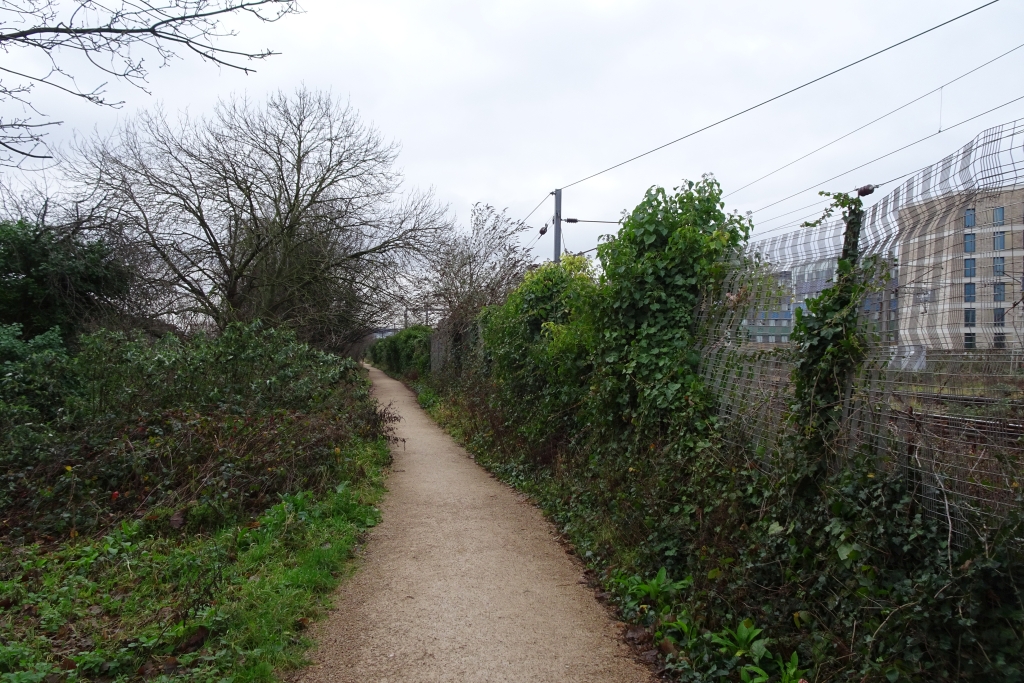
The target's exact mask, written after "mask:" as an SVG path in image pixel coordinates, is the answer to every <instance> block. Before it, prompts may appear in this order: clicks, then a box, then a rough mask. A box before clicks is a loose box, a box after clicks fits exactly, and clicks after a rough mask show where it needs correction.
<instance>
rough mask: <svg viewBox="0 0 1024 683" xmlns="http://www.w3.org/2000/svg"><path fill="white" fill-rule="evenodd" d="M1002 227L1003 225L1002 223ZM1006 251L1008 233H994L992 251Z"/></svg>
mask: <svg viewBox="0 0 1024 683" xmlns="http://www.w3.org/2000/svg"><path fill="white" fill-rule="evenodd" d="M1000 225H1002V223H1000ZM1003 249H1006V233H1005V232H994V233H992V250H993V251H1002V250H1003Z"/></svg>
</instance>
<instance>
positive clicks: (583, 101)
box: [38, 0, 1024, 258]
mask: <svg viewBox="0 0 1024 683" xmlns="http://www.w3.org/2000/svg"><path fill="white" fill-rule="evenodd" d="M302 4H303V9H304V13H303V14H301V15H299V16H292V17H288V18H286V19H284V20H282V21H281V22H279V23H277V24H273V25H269V26H260V25H258V24H255V23H253V22H251V21H248V20H235V21H232V24H231V25H232V27H234V28H237V29H238V30H239V32H240V36H239V38H237V39H236V40H235V41H234V42H231V43H224V44H225V45H229V46H240V47H241V46H244V47H247V48H262V47H270V48H273V49H274V50H275V51H278V52H280V53H281V55H280V56H277V57H274V58H273V59H271V60H269V61H267V62H265V63H262V64H260V65H258V72H257V73H255V74H252V75H249V76H245V75H242V74H239V73H233V72H230V71H225V70H218V69H216V68H214V67H212V66H210V65H205V64H203V63H201V62H199V61H197V60H195V59H192V58H188V59H184V60H181V61H178V62H176V63H174V64H173V65H172V66H171V67H170V68H168V69H163V70H160V71H158V72H157V73H155V74H153V77H152V78H151V89H152V92H153V95H152V96H150V95H146V94H145V93H143V92H140V91H138V90H134V89H132V88H130V87H128V86H123V85H121V86H119V85H116V84H112V85H111V87H110V90H111V93H112V94H114V95H116V96H117V97H120V98H121V99H124V100H125V101H126V106H125V107H124V108H123V109H121V110H119V111H110V110H103V109H99V108H95V107H90V106H88V105H84V104H82V103H80V102H78V101H72V100H71V99H70V98H68V97H65V96H61V95H58V94H55V93H43V91H39V95H40V97H39V98H38V102H39V104H40V106H41V108H42V109H43V110H44V111H46V112H47V113H49V114H51V115H52V117H53V118H56V119H61V120H63V121H64V122H65V125H64V128H63V130H62V131H61V132H60V133H59V134H58V137H60V138H66V137H67V136H68V135H70V134H71V133H72V132H74V131H79V132H82V131H84V132H88V131H90V130H92V129H93V128H94V127H95V128H97V129H99V130H100V131H104V130H109V129H111V128H112V127H113V126H114V125H116V123H117V121H118V119H119V118H123V117H125V116H126V115H130V114H131V113H132V112H134V111H136V110H138V109H142V108H147V107H153V106H155V105H156V104H157V103H158V102H163V104H164V106H165V107H166V108H167V109H168V110H171V111H173V110H176V109H184V108H188V109H189V110H190V111H191V112H192V113H202V112H204V111H206V110H208V109H210V107H211V106H212V104H213V103H214V102H215V101H216V99H217V98H218V97H221V96H226V95H229V94H231V93H232V92H238V93H241V92H247V93H248V94H249V95H251V96H253V97H262V96H263V95H265V94H266V93H267V92H269V91H272V90H275V89H279V88H283V89H290V88H293V87H295V86H296V85H298V84H299V83H304V84H305V85H306V86H308V87H312V88H324V89H330V90H332V91H333V92H334V93H335V94H336V95H338V96H339V97H341V98H348V99H349V100H350V101H351V104H352V105H353V107H355V108H356V109H358V110H359V111H360V113H361V115H362V117H363V119H364V120H366V121H368V122H371V123H372V124H373V125H375V126H376V127H377V128H378V129H379V130H381V131H382V132H383V133H384V134H385V136H387V137H389V138H393V139H394V140H396V141H397V142H399V143H400V144H401V146H402V153H401V156H400V160H399V163H400V165H401V167H402V168H403V169H404V171H405V176H406V179H407V183H408V184H409V186H410V187H414V186H415V187H433V188H434V189H435V191H436V193H437V195H438V197H439V198H440V199H441V200H443V201H444V202H446V203H448V204H450V206H451V208H452V210H453V211H454V212H455V213H456V214H457V215H458V217H459V218H460V219H461V220H465V219H466V218H467V217H468V215H469V207H470V205H471V204H472V203H473V202H477V201H479V202H485V203H489V204H493V205H495V206H497V207H500V208H503V207H507V208H508V210H509V212H510V214H511V215H513V216H515V217H517V218H518V217H522V216H525V215H526V214H527V213H528V212H529V211H530V210H531V209H532V208H533V207H534V206H535V205H536V204H537V203H538V202H539V201H541V200H542V199H543V198H544V197H545V195H546V194H547V193H548V192H550V191H551V190H552V189H554V188H555V187H560V186H564V185H567V184H569V183H571V182H573V181H575V180H578V179H579V178H581V177H584V176H587V175H589V174H591V173H593V172H595V171H598V170H601V169H602V168H605V167H607V166H610V165H612V164H614V163H617V162H619V161H622V160H623V159H625V158H628V157H630V156H633V155H635V154H637V153H640V152H642V151H644V150H647V149H649V148H652V147H655V146H657V145H659V144H662V143H664V142H667V141H669V140H671V139H673V138H677V137H680V136H682V135H684V134H686V133H688V132H690V131H692V130H694V129H696V128H700V127H701V126H703V125H706V124H708V123H711V122H713V121H715V120H717V119H720V118H722V117H724V116H727V115H729V114H732V113H734V112H736V111H739V110H741V109H744V108H746V107H747V106H750V105H752V104H755V103H757V102H759V101H761V100H764V99H767V98H768V97H771V96H773V95H776V94H778V93H780V92H783V91H785V90H788V89H789V88H792V87H794V86H796V85H799V84H801V83H803V82H805V81H808V80H810V79H812V78H815V77H817V76H819V75H822V74H824V73H826V72H828V71H831V70H832V69H834V68H837V67H840V66H843V65H844V64H846V63H848V62H851V61H853V60H855V59H858V58H860V57H863V56H865V55H867V54H869V53H871V52H874V51H875V50H877V49H880V48H883V47H886V46H888V45H890V44H892V43H894V42H897V41H899V40H901V39H903V38H906V37H909V36H910V35H913V34H915V33H917V32H919V31H922V30H924V29H926V28H930V27H931V26H934V25H935V24H938V23H940V22H942V21H945V20H947V19H949V18H952V17H954V16H956V15H958V14H961V13H963V12H965V11H967V10H969V9H973V8H974V7H976V6H978V5H980V4H982V0H969V1H967V0H930V1H928V2H923V1H918V2H902V1H897V2H893V1H892V0H889V1H887V2H883V1H880V0H860V1H859V2H856V3H851V2H842V3H839V2H822V0H817V1H804V0H799V1H794V0H784V1H783V2H774V3H769V2H764V1H763V0H762V1H759V2H754V1H741V0H718V1H716V2H692V1H681V2H680V1H677V2H667V1H664V0H650V1H644V0H635V1H628V0H544V1H543V2H542V1H541V0H515V1H496V2H488V1H486V0H485V1H480V0H477V1H476V2H467V1H459V0H434V2H430V3H425V2H422V0H420V1H418V2H415V1H413V0H373V2H349V1H348V0H303V3H302ZM1022 26H1024V3H1022V2H1020V1H1019V0H1002V1H1001V2H999V3H997V4H995V5H993V6H991V7H988V8H986V9H984V10H981V11H980V12H977V13H976V14H973V15H971V16H970V17H967V18H964V19H961V20H960V21H958V22H955V23H954V24H951V25H950V26H947V27H944V28H942V29H939V30H938V31H936V32H934V33H931V34H929V35H927V36H924V37H922V38H919V39H917V40H915V41H912V42H911V43H908V44H907V45H904V46H902V47H899V48H897V49H895V50H893V51H891V52H889V53H886V54H885V55H883V56H881V57H877V58H874V59H872V60H870V61H868V62H866V63H864V64H862V65H859V66H857V67H854V68H852V69H850V70H848V71H846V72H843V73H842V74H839V75H838V76H834V77H832V78H830V79H827V80H826V81H823V82H822V83H819V84H816V85H813V86H811V87H809V88H807V89H805V90H802V91H801V92H799V93H796V94H794V95H790V96H788V97H786V98H784V99H782V100H780V101H778V102H775V103H772V104H770V105H767V106H766V107H764V108H762V109H760V110H758V111H756V112H753V113H750V114H747V115H744V116H742V117H740V118H738V119H735V120H733V121H731V122H729V123H727V124H724V125H722V126H719V127H717V128H715V129H713V130H711V131H708V132H706V133H702V134H700V135H698V136H696V137H694V138H692V139H690V140H686V141H684V142H681V143H679V144H676V145H674V146H672V147H669V148H667V149H665V150H662V151H660V152H657V153H655V154H653V155H651V156H649V157H646V158H644V159H642V160H640V161H637V162H634V163H632V164H629V165H627V166H624V167H622V168H620V169H617V170H615V171H612V172H610V173H607V174H604V175H602V176H600V177H598V178H595V179H593V180H590V181H587V182H585V183H582V184H580V185H577V186H575V187H572V188H570V189H567V190H566V191H565V194H564V201H563V216H567V217H577V218H585V219H599V220H616V219H618V218H619V216H620V214H621V212H622V210H623V209H629V208H631V207H632V206H634V205H635V204H636V203H637V202H638V201H639V200H640V198H641V197H642V196H643V193H644V191H645V190H646V189H647V188H648V187H650V186H652V185H663V186H673V185H676V184H678V183H679V181H680V180H682V179H684V178H690V179H696V178H699V177H700V175H701V174H702V173H707V172H710V173H714V174H715V176H716V177H717V178H718V179H719V181H720V182H721V183H722V185H723V188H724V189H725V192H727V193H728V192H730V191H731V190H735V189H737V188H739V187H740V186H742V185H745V184H746V183H748V182H750V181H752V180H754V179H756V178H758V177H759V176H761V175H763V174H765V173H767V172H769V171H772V170H774V169H775V168H777V167H779V166H782V165H783V164H786V163H788V162H790V161H792V160H793V159H795V158H797V157H799V156H802V155H803V154H805V153H807V152H809V151H811V150H813V149H814V148H816V147H818V146H820V145H822V144H824V143H826V142H829V141H831V140H832V139H834V138H836V137H839V136H840V135H843V134H845V133H848V132H849V131H851V130H853V129H854V128H857V127H858V126H860V125H863V124H865V123H867V122H868V121H870V120H872V119H874V118H876V117H878V116H880V115H882V114H884V113H886V112H888V111H889V110H891V109H894V108H896V107H898V106H900V105H903V104H905V103H906V102H908V101H910V100H912V99H914V98H917V97H919V96H920V95H923V94H924V93H927V92H928V91H930V90H932V89H933V88H936V87H938V86H940V85H942V84H943V83H945V82H947V81H949V80H952V79H953V78H956V77H957V76H960V75H961V74H963V73H964V72H966V71H969V70H970V69H972V68H974V67H976V66H978V65H980V64H982V63H983V62H985V61H988V60H989V59H992V58H993V57H995V56H997V55H999V54H1001V53H1003V52H1005V51H1007V50H1010V49H1011V48H1014V47H1016V46H1018V45H1020V44H1021V43H1024V32H1022V31H1021V30H1020V29H1021V27H1022ZM1022 75H1024V49H1021V50H1018V51H1017V52H1014V53H1013V54H1011V55H1009V56H1006V57H1004V58H1003V59H1001V60H999V61H997V62H995V63H993V64H992V65H990V66H988V67H986V68H985V69H982V70H980V71H978V72H977V73H975V74H973V75H971V76H969V77H967V78H964V79H962V80H960V81H958V82H957V83H955V84H953V85H951V86H949V87H947V88H945V89H944V91H943V92H942V97H941V117H942V122H943V126H944V127H945V126H949V125H952V124H954V123H957V122H958V121H961V120H963V119H965V118H968V117H971V116H974V115H976V114H978V113H980V112H983V111H985V110H987V109H990V108H992V107H995V106H998V105H1000V104H1003V103H1004V102H1006V101H1008V100H1011V99H1014V98H1016V97H1020V96H1022V95H1024V77H1022ZM97 80H98V79H97ZM86 82H88V81H87V80H86ZM1015 118H1024V100H1022V101H1020V102H1017V103H1014V104H1011V105H1009V106H1006V107H1004V108H1002V109H1000V110H998V111H996V112H994V113H991V114H988V115H986V116H984V117H982V118H979V119H977V120H975V121H972V122H970V123H968V124H966V125H963V126H960V127H957V128H955V129H953V130H950V131H948V132H945V133H943V134H941V135H938V136H936V137H934V138H932V139H930V140H928V141H927V142H924V143H922V144H920V145H917V146H916V147H913V148H911V149H909V150H906V151H904V152H900V153H899V154H896V155H893V156H891V157H889V158H887V159H886V160H884V161H881V162H878V163H875V164H872V165H871V166H868V167H866V168H864V169H862V170H860V171H857V172H855V173H852V174H850V175H848V176H844V177H843V178H841V179H839V180H837V181H833V182H831V183H829V184H828V185H826V186H824V187H823V188H821V189H838V190H847V189H851V188H854V187H857V186H859V185H863V184H866V183H878V182H881V181H883V180H887V179H889V178H891V177H894V176H898V175H901V174H903V173H906V172H908V171H911V170H914V169H916V168H918V167H920V166H923V165H925V164H928V163H932V162H934V161H936V160H938V159H939V158H941V157H943V156H945V155H946V154H948V153H950V152H951V151H953V150H955V149H956V148H958V147H960V146H961V145H963V144H964V143H965V142H966V141H967V140H969V139H971V138H973V137H974V136H975V135H977V134H978V133H979V132H980V131H981V130H983V129H984V128H986V127H989V126H991V125H994V124H998V123H1003V122H1007V121H1011V120H1013V119H1015ZM939 121H940V97H939V95H938V94H935V95H932V96H930V97H927V98H925V99H923V100H921V101H920V102H918V103H916V104H914V105H912V106H910V107H907V108H906V109H905V110H903V111H901V112H900V113H899V114H896V115H894V116H891V117H889V118H887V119H885V120H884V121H882V122H879V123H877V124H874V125H873V126H871V127H869V128H867V129H865V130H864V131H861V132H860V133H857V134H856V135H853V136H851V137H849V138H847V139H846V140H844V141H842V142H840V143H839V144H836V145H834V146H832V147H830V148H828V149H827V150H825V151H823V152H820V153H818V154H816V155H814V156H812V157H810V158H808V159H807V160H805V161H802V162H800V163H797V164H795V165H793V166H792V167H790V168H788V169H786V170H784V171H782V172H780V173H778V174H776V175H774V176H772V177H771V178H769V179H767V180H765V181H762V182H760V183H758V184H755V185H753V186H751V187H749V188H747V189H745V190H743V191H741V192H739V193H737V194H735V195H732V196H729V197H728V198H727V200H726V202H727V207H728V208H730V209H736V210H740V211H748V210H749V211H755V212H756V213H755V214H754V219H755V224H756V225H757V231H763V230H767V229H770V228H772V227H773V226H778V225H780V224H784V223H785V222H786V220H788V219H790V218H800V217H802V216H804V215H805V214H806V213H808V212H807V211H805V212H802V213H799V212H798V213H794V214H792V216H789V217H787V218H786V219H780V220H775V221H769V220H768V219H771V218H773V217H774V216H777V215H780V214H785V213H787V212H789V211H791V210H793V209H797V208H800V207H804V206H806V205H808V204H811V203H812V202H814V201H815V199H816V195H815V191H811V192H806V193H804V194H802V195H800V196H798V197H795V198H793V199H791V200H788V201H786V202H783V203H781V204H778V205H777V206H773V207H771V208H768V209H764V210H761V211H757V210H758V209H762V207H765V206H766V205H769V204H772V203H773V202H776V201H778V200H779V199H782V198H783V197H786V196H787V195H790V194H793V193H795V192H797V191H799V190H803V189H805V188H807V187H809V186H812V185H814V184H816V183H818V182H820V181H822V180H825V179H827V178H830V177H831V176H834V175H837V174H838V173H841V172H843V171H845V170H847V169H850V168H853V167H855V166H858V165H860V164H862V163H864V162H865V161H868V160H870V159H873V158H875V157H877V156H880V155H882V154H885V153H887V152H890V151H892V150H894V149H896V148H898V147H901V146H903V145H905V144H907V143H909V142H912V141H914V140H917V139H918V138H921V137H923V136H925V135H928V134H930V133H933V132H936V131H937V130H938V129H939ZM884 189H885V191H889V190H890V189H891V187H886V188H884ZM882 194H883V193H881V192H880V193H878V194H876V197H879V196H881V195H882ZM551 213H552V208H551V202H550V201H549V202H547V203H546V204H545V205H544V206H542V207H541V209H539V210H538V211H537V213H535V214H534V215H533V217H532V218H531V219H530V221H529V223H530V225H533V226H535V227H540V226H541V225H542V224H544V223H545V222H546V221H548V220H550V216H551ZM612 228H614V226H584V225H576V226H567V227H566V229H565V244H566V247H567V248H568V249H571V250H573V251H580V250H584V249H589V248H591V247H593V246H594V245H595V244H596V242H597V237H598V235H599V234H601V233H604V232H610V231H611V230H610V229H612ZM531 241H532V240H531ZM551 246H552V242H551V233H550V232H549V233H548V235H547V236H546V237H545V238H543V239H541V240H540V242H538V244H537V250H538V256H539V257H541V258H549V257H550V253H551Z"/></svg>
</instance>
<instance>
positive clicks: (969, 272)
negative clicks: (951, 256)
mask: <svg viewBox="0 0 1024 683" xmlns="http://www.w3.org/2000/svg"><path fill="white" fill-rule="evenodd" d="M964 277H974V259H972V258H965V259H964Z"/></svg>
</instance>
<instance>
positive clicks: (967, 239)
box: [964, 232, 974, 254]
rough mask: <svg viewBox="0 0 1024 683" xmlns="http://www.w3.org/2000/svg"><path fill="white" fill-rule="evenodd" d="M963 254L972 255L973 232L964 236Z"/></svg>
mask: <svg viewBox="0 0 1024 683" xmlns="http://www.w3.org/2000/svg"><path fill="white" fill-rule="evenodd" d="M964 253H965V254H973V253H974V233H973V232H968V233H966V234H965V235H964Z"/></svg>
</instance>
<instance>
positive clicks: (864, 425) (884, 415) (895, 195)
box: [701, 121, 1024, 542]
mask: <svg viewBox="0 0 1024 683" xmlns="http://www.w3.org/2000/svg"><path fill="white" fill-rule="evenodd" d="M1022 173H1024V121H1015V122H1012V123H1009V124H1006V125H1003V126H998V127H995V128H992V129H989V130H987V131H985V132H984V133H982V134H981V135H979V136H978V137H977V138H975V139H974V140H972V141H971V142H970V143H968V144H967V145H965V146H964V147H963V148H962V149H960V150H958V151H957V152H956V153H954V154H951V155H949V156H947V157H946V158H944V159H942V160H941V161H939V162H938V163H935V164H933V165H931V166H928V167H926V168H924V169H922V170H920V171H918V172H917V173H914V174H913V175H911V176H909V177H908V178H907V179H906V180H904V181H903V182H902V184H900V185H899V186H898V187H897V188H896V189H894V190H892V191H891V192H890V193H889V194H888V195H886V196H884V197H882V198H881V199H880V200H878V201H877V202H875V203H874V204H873V205H872V206H871V207H870V208H868V209H866V210H865V220H864V226H863V229H862V232H861V240H860V244H861V250H860V251H861V254H862V256H861V263H862V264H863V265H864V267H865V269H866V272H867V273H868V275H866V276H865V277H867V279H868V280H869V286H868V287H867V293H866V294H865V295H864V296H863V297H862V300H861V301H860V302H859V303H858V305H859V306H861V316H860V317H861V321H862V323H861V324H862V326H863V332H864V335H865V338H866V340H867V345H868V354H867V360H866V361H865V362H864V363H863V365H862V367H861V368H860V372H859V374H858V375H857V376H856V378H855V379H854V381H853V382H851V384H850V386H849V387H848V389H847V394H846V398H845V400H844V402H843V413H842V429H841V430H840V436H839V437H838V439H837V440H836V442H835V443H832V444H830V447H831V451H832V454H833V458H832V466H833V467H843V466H844V463H846V462H849V460H850V458H849V457H848V456H849V455H851V454H852V453H854V452H856V451H858V450H860V451H863V452H864V453H867V454H874V455H877V456H878V457H877V462H878V467H889V468H898V469H899V470H901V471H903V472H904V473H905V475H906V476H907V479H908V482H909V483H910V484H911V485H912V486H913V487H914V490H915V491H916V494H917V495H918V497H919V499H920V500H921V501H922V503H923V504H924V505H925V506H926V507H927V508H928V509H929V510H930V511H931V512H933V513H934V514H936V515H940V516H942V517H943V518H944V519H947V520H949V522H950V525H949V526H950V530H951V532H950V533H951V535H956V536H958V538H957V539H954V540H955V541H956V540H958V541H961V542H962V541H963V538H964V537H963V536H962V534H964V533H968V532H969V529H968V528H967V526H966V525H967V524H968V522H967V520H968V519H982V520H990V521H993V522H994V521H995V520H998V519H999V518H1000V517H1002V516H1003V515H1004V514H1005V512H1006V511H1007V509H1008V506H1009V505H1011V501H1012V500H1013V498H1014V497H1015V493H1016V491H1015V489H1017V488H1018V487H1019V486H1020V484H1021V482H1024V471H1022V466H1021V462H1022V456H1024V304H1022V294H1024V177H1022ZM843 231H844V226H843V224H842V223H841V222H839V221H834V222H830V223H825V224H823V225H820V226H818V227H814V228H800V229H796V230H794V231H792V232H790V233H788V234H783V235H777V236H773V237H771V238H768V239H762V240H758V241H755V242H753V243H752V244H751V245H750V246H749V247H748V249H747V250H746V252H745V255H744V259H743V260H742V262H741V264H740V265H738V266H737V267H736V268H735V269H734V270H733V272H732V274H731V276H730V277H729V279H728V280H727V282H726V283H725V285H724V287H723V289H722V290H721V291H719V292H718V293H716V295H715V296H710V297H708V299H707V300H706V301H705V302H704V307H703V312H702V323H703V324H702V328H701V329H702V334H701V339H702V340H703V342H702V343H703V372H704V374H705V377H706V378H707V380H708V382H709V384H710V386H711V388H712V390H713V391H714V392H715V393H716V394H717V395H718V396H719V397H720V409H721V415H722V418H723V419H724V420H726V421H727V422H728V424H729V428H728V429H726V430H725V433H726V434H728V435H729V438H730V440H731V443H732V444H733V445H734V446H735V447H737V448H744V449H753V450H754V451H755V452H756V453H758V454H759V455H760V456H761V458H762V461H764V462H768V461H769V460H770V455H771V453H772V451H777V450H778V449H780V448H781V447H782V446H783V443H784V441H785V439H787V437H788V436H789V435H791V434H792V433H793V430H794V428H795V425H794V424H792V421H791V420H790V419H789V418H788V416H789V414H790V411H789V410H788V405H787V404H788V403H790V402H791V401H792V394H793V392H792V385H791V382H790V375H791V373H792V370H793V367H794V363H795V361H796V358H795V356H794V353H795V349H794V348H793V343H792V342H791V340H790V337H791V334H792V330H793V322H794V316H795V311H796V309H798V308H804V309H805V310H806V301H807V300H808V299H809V298H811V297H813V296H815V295H817V294H819V293H820V292H821V291H822V290H823V289H824V288H826V287H828V286H829V284H830V282H831V280H832V278H833V276H834V274H835V270H836V262H837V259H838V256H839V253H840V250H841V248H842V244H843ZM969 511H970V512H978V513H981V514H980V515H978V514H967V513H968V512H969Z"/></svg>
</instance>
